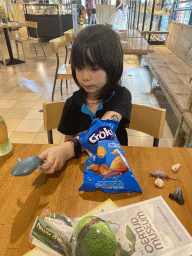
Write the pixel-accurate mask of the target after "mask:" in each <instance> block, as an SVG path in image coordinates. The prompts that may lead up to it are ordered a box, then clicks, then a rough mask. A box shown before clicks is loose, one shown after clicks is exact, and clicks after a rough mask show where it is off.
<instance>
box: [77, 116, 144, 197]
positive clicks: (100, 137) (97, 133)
mask: <svg viewBox="0 0 192 256" xmlns="http://www.w3.org/2000/svg"><path fill="white" fill-rule="evenodd" d="M118 124H119V123H118V122H116V121H114V120H100V119H98V118H97V119H95V120H94V121H93V123H92V124H91V127H90V128H89V130H87V131H86V132H83V133H81V134H80V135H79V141H80V143H81V145H82V147H83V148H85V149H86V150H88V151H90V152H91V153H92V154H93V156H91V157H89V158H88V159H87V160H86V163H85V169H84V183H83V185H82V186H81V187H80V188H79V191H95V190H101V191H103V192H107V193H122V192H127V193H131V192H134V191H137V192H142V190H141V188H140V186H139V184H138V182H137V180H136V179H135V177H134V175H133V173H132V171H131V168H130V167H129V164H128V162H127V160H126V156H125V154H124V152H123V150H122V148H121V145H120V143H119V141H118V139H117V137H116V135H115V131H116V129H117V127H118Z"/></svg>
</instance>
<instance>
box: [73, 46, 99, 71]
mask: <svg viewBox="0 0 192 256" xmlns="http://www.w3.org/2000/svg"><path fill="white" fill-rule="evenodd" d="M88 50H89V51H90V55H91V58H90V56H89V54H88ZM71 56H72V57H71V65H72V67H73V68H74V69H84V68H85V67H86V66H91V67H94V66H96V65H99V63H98V62H97V60H96V58H95V55H94V52H93V49H92V48H91V49H90V47H89V48H88V47H87V48H86V47H83V46H81V47H79V46H76V47H75V48H74V49H73V53H71ZM99 66H100V65H99Z"/></svg>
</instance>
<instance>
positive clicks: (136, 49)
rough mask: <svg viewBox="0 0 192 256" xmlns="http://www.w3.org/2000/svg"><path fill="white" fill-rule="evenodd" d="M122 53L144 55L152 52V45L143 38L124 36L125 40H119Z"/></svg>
mask: <svg viewBox="0 0 192 256" xmlns="http://www.w3.org/2000/svg"><path fill="white" fill-rule="evenodd" d="M121 44H122V48H123V53H124V54H134V55H146V54H148V53H153V52H154V50H153V47H152V46H151V45H149V44H148V43H147V41H146V40H145V39H144V38H141V37H140V38H139V37H137V38H131V37H130V38H126V40H123V39H122V40H121Z"/></svg>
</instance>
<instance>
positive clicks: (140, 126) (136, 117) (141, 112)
mask: <svg viewBox="0 0 192 256" xmlns="http://www.w3.org/2000/svg"><path fill="white" fill-rule="evenodd" d="M165 115H166V110H165V109H162V108H153V107H148V106H143V105H138V104H132V110H131V120H130V124H129V125H127V126H126V127H127V128H129V129H133V130H136V131H140V132H143V133H146V134H148V135H151V136H153V137H154V143H153V146H158V142H159V139H160V138H162V136H163V129H164V122H165Z"/></svg>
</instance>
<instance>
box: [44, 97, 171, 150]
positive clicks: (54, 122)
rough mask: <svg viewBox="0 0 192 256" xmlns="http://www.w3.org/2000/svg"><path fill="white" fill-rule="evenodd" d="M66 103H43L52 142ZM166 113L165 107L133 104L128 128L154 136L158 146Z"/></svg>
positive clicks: (46, 127) (49, 137)
mask: <svg viewBox="0 0 192 256" xmlns="http://www.w3.org/2000/svg"><path fill="white" fill-rule="evenodd" d="M64 104H65V102H48V103H43V118H44V129H45V130H46V131H47V136H48V143H50V144H53V135H52V130H53V129H56V128H57V127H58V126H59V123H60V119H61V115H62V111H63V107H64ZM165 114H166V110H165V109H161V108H152V107H148V106H143V105H137V104H132V111H131V121H130V124H129V125H127V127H126V128H129V129H133V130H136V131H140V132H144V133H147V134H149V135H151V136H153V137H154V142H153V146H154V147H158V143H159V139H160V138H162V136H163V128H164V121H165Z"/></svg>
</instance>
